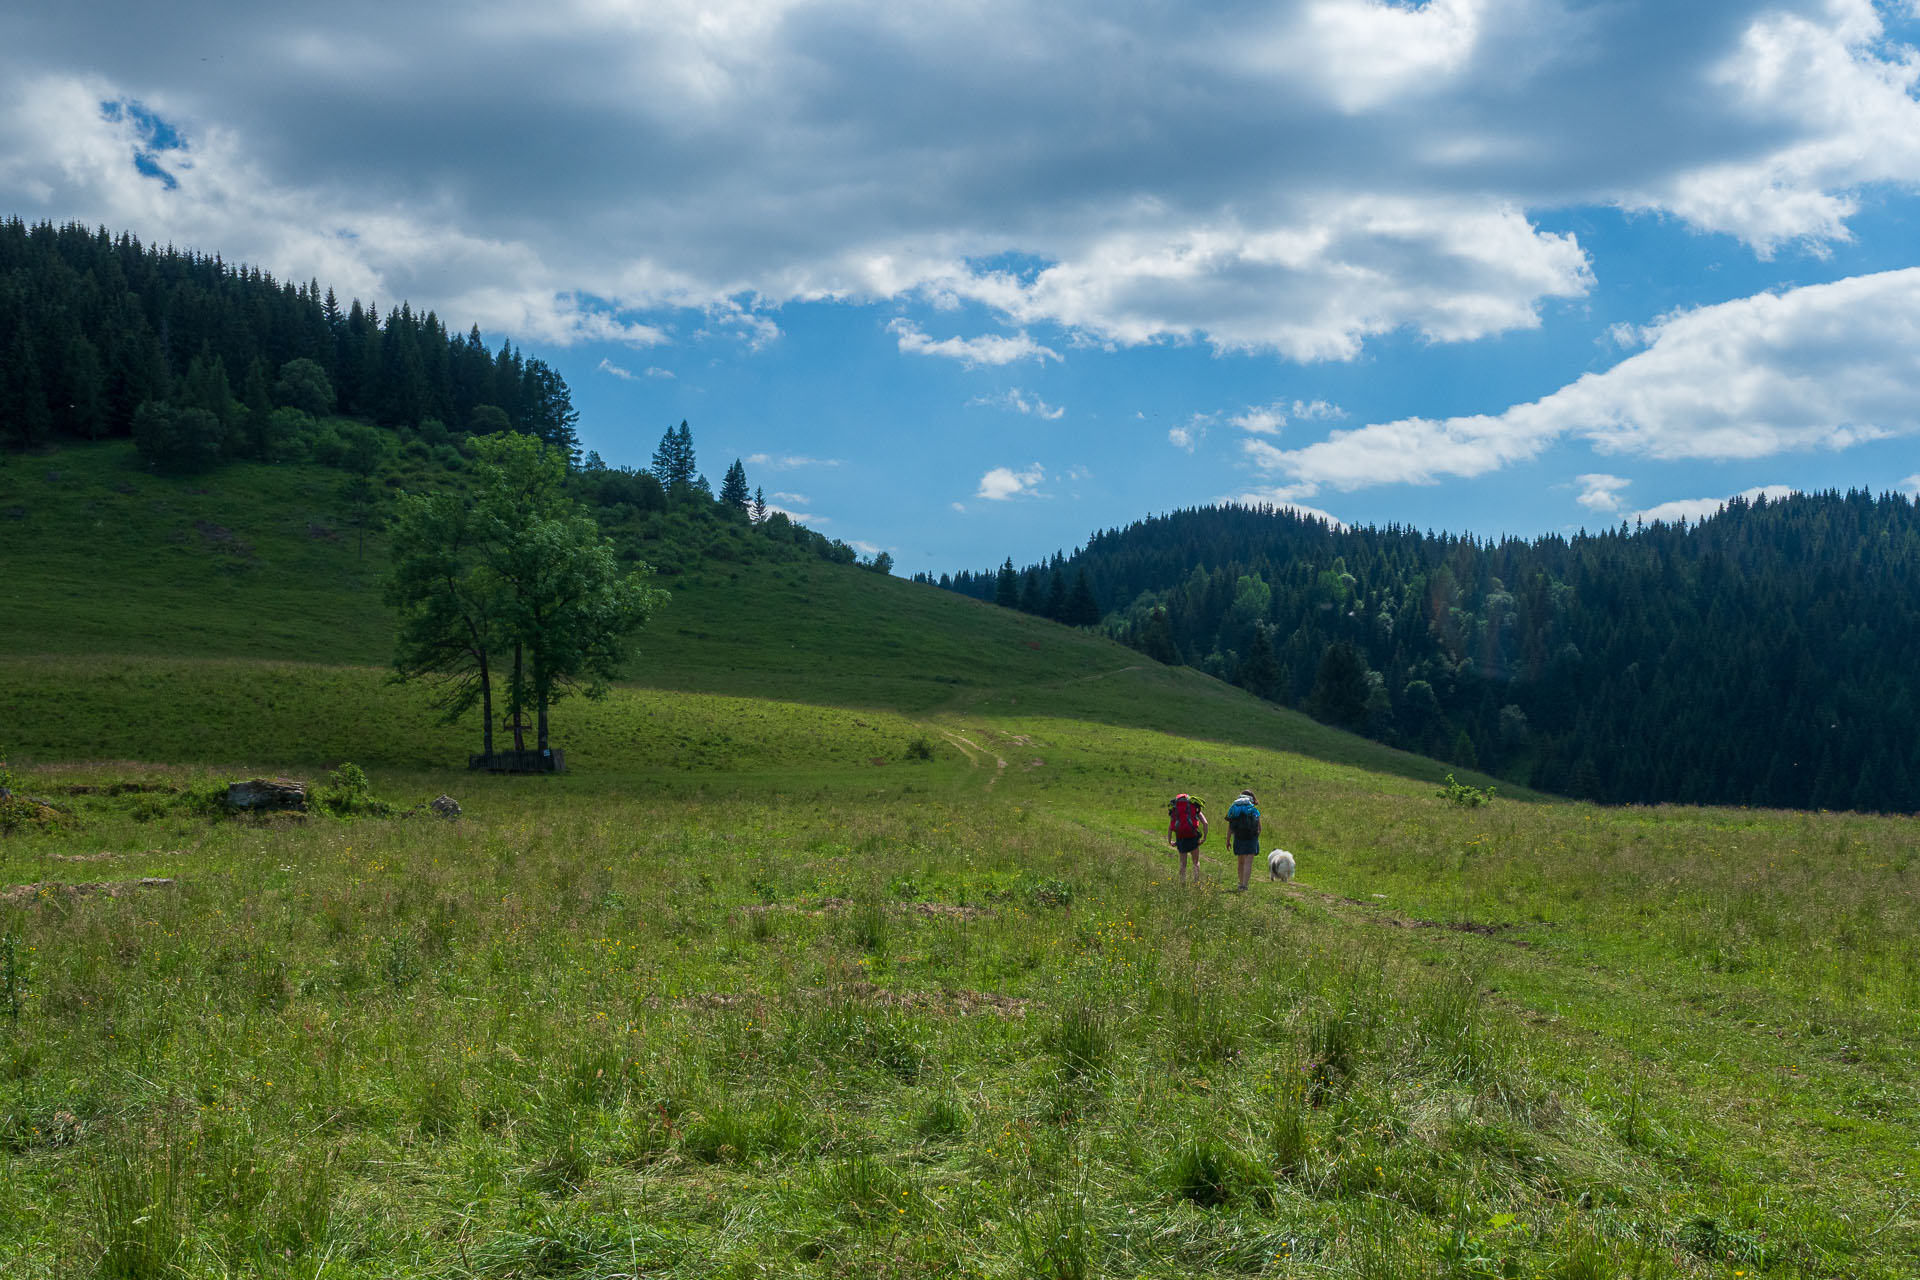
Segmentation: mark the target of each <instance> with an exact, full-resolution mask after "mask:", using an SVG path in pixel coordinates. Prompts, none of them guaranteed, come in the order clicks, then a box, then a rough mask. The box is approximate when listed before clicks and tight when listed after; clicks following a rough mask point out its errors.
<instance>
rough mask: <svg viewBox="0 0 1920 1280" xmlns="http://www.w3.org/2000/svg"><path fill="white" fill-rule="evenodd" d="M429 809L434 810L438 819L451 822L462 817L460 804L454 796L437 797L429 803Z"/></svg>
mask: <svg viewBox="0 0 1920 1280" xmlns="http://www.w3.org/2000/svg"><path fill="white" fill-rule="evenodd" d="M427 808H429V809H431V810H433V814H434V816H435V817H436V818H447V819H449V820H451V819H453V818H457V817H459V816H460V802H459V801H458V800H455V799H454V798H453V797H452V796H435V797H434V798H433V799H432V800H430V801H428V802H427Z"/></svg>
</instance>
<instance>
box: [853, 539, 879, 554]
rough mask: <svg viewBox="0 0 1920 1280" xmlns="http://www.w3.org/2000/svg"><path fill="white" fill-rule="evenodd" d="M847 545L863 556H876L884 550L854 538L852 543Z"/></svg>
mask: <svg viewBox="0 0 1920 1280" xmlns="http://www.w3.org/2000/svg"><path fill="white" fill-rule="evenodd" d="M847 545H848V546H850V547H852V548H853V549H854V550H855V551H858V552H859V553H860V554H861V555H863V556H877V555H879V554H880V553H881V552H882V551H883V550H885V548H884V547H879V546H876V545H874V544H873V543H871V542H864V541H862V540H861V539H859V538H855V539H854V540H853V541H851V542H849V543H848V544H847Z"/></svg>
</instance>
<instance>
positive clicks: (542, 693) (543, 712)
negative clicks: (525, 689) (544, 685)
mask: <svg viewBox="0 0 1920 1280" xmlns="http://www.w3.org/2000/svg"><path fill="white" fill-rule="evenodd" d="M533 705H534V707H535V711H534V714H535V715H536V716H537V717H539V722H540V741H539V744H538V745H539V748H540V750H542V751H545V750H546V749H547V691H546V690H545V689H536V690H534V694H533Z"/></svg>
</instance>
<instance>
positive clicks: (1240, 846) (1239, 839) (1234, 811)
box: [1227, 791, 1260, 893]
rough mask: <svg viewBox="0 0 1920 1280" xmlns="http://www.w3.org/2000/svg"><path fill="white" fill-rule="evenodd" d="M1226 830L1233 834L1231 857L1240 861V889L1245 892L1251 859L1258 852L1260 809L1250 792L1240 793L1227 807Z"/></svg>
mask: <svg viewBox="0 0 1920 1280" xmlns="http://www.w3.org/2000/svg"><path fill="white" fill-rule="evenodd" d="M1227 830H1228V831H1230V832H1232V833H1233V856H1234V857H1235V858H1237V859H1239V861H1240V888H1239V889H1238V890H1237V891H1236V892H1239V893H1245V892H1246V891H1247V878H1248V877H1249V876H1251V875H1252V874H1253V859H1254V856H1255V855H1256V854H1258V853H1259V852H1260V808H1259V806H1258V805H1257V804H1256V803H1255V802H1254V799H1253V792H1252V791H1242V792H1241V793H1240V794H1239V795H1238V796H1236V797H1234V801H1233V803H1232V804H1231V805H1229V806H1227Z"/></svg>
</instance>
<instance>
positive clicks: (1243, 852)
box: [1233, 836, 1260, 858]
mask: <svg viewBox="0 0 1920 1280" xmlns="http://www.w3.org/2000/svg"><path fill="white" fill-rule="evenodd" d="M1259 852H1260V837H1259V836H1235V837H1234V838H1233V856H1234V857H1236V858H1251V857H1254V856H1255V855H1257V854H1258V853H1259Z"/></svg>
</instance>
